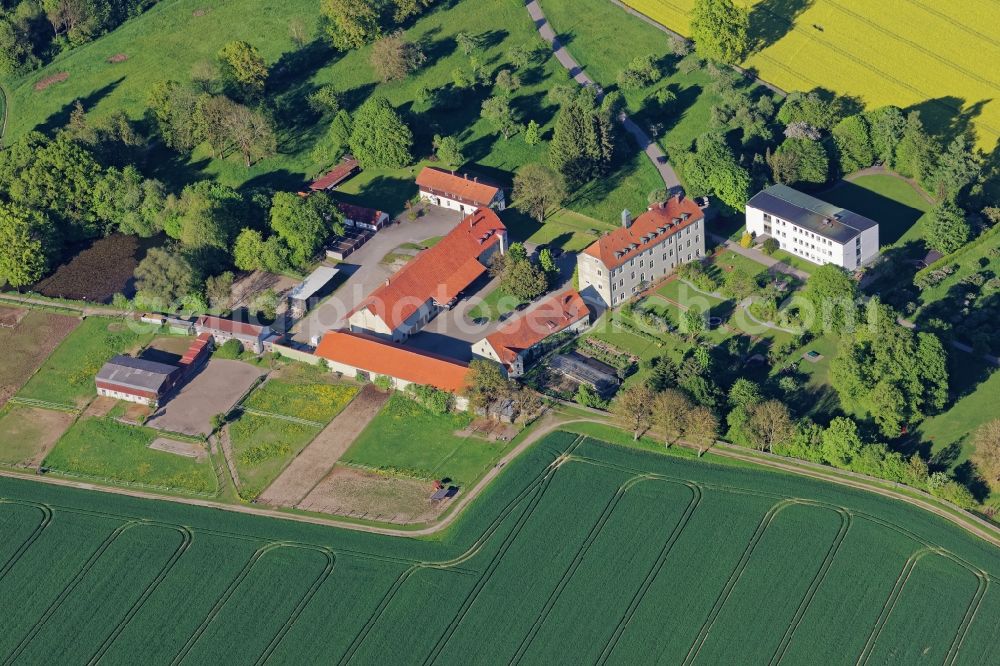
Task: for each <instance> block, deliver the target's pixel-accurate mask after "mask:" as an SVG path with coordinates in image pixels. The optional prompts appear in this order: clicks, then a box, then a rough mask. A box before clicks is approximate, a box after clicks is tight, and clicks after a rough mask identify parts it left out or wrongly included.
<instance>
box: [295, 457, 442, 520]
mask: <svg viewBox="0 0 1000 666" xmlns="http://www.w3.org/2000/svg"><path fill="white" fill-rule="evenodd" d="M433 492H434V489H433V488H432V487H431V485H430V483H428V482H427V481H421V480H418V479H408V478H404V477H398V476H389V475H387V474H376V473H374V472H368V471H365V470H360V469H355V468H353V467H346V466H343V465H337V466H336V467H334V468H333V471H331V472H330V474H328V475H327V477H326V478H325V479H323V481H322V482H321V483H320V484H319V485H318V486H316V488H314V489H313V491H312V492H310V493H309V494H308V495H307V496H306V498H305V499H304V500H302V501H301V502H300V503H299V504H298V505H297V507H296V508H299V509H302V510H305V511H315V512H317V513H327V514H332V515H338V516H348V517H351V518H363V519H365V520H377V521H379V522H385V523H396V524H400V525H403V524H407V523H426V522H429V521H431V520H434V519H435V518H437V517H438V516H439V515H441V513H442V512H443V511H444V510H445V509H447V508H448V506H449V505H450V502H452V501H454V500H446V501H443V502H436V503H433V504H432V503H431V501H430V497H431V495H432V494H433Z"/></svg>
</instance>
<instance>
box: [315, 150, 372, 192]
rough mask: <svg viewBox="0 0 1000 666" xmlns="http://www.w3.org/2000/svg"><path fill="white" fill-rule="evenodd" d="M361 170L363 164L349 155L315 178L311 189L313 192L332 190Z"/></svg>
mask: <svg viewBox="0 0 1000 666" xmlns="http://www.w3.org/2000/svg"><path fill="white" fill-rule="evenodd" d="M359 171H361V165H360V164H358V161H357V160H356V159H354V157H353V156H351V155H348V156H347V157H345V158H344V159H343V160H341V162H340V164H338V165H337V166H335V167H333V168H332V169H330V170H329V171H328V172H326V173H325V174H323V175H322V176H320V177H319V178H317V179H316V180H314V181H313V182H312V184H310V185H309V189H310V190H312V191H313V192H320V191H322V190H332V189H333V188H335V187H337V185H340V184H341V183H342V182H344V181H345V180H347V179H348V178H350V177H351V176H353V175H354V174H356V173H357V172H359Z"/></svg>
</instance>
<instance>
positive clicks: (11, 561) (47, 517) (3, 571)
mask: <svg viewBox="0 0 1000 666" xmlns="http://www.w3.org/2000/svg"><path fill="white" fill-rule="evenodd" d="M0 504H14V505H18V506H30V507H34V508H36V509H38V510H39V511H40V512H41V513H42V520H41V522H39V523H38V525H36V526H35V529H33V530H32V531H31V534H29V535H28V536H27V538H25V540H24V541H23V542H22V543H21V545H20V546H18V548H17V550H16V551H14V552H13V553H12V554H11V556H10V557H9V558H8V559H7V561H6V562H5V563H4V565H3V566H2V567H0V580H3V577H4V576H6V575H7V573H8V572H10V570H11V569H13V568H14V565H16V564H17V561H18V560H20V559H21V556H22V555H24V553H25V551H26V550H28V548H30V547H31V544H33V543H34V542H35V540H36V539H37V538H38V537H39V536H41V534H42V530H44V529H45V528H46V527H48V526H49V523H51V522H52V516H53V512H52V508H51V507H49V506H48V505H47V504H41V503H38V502H28V501H24V500H10V499H5V498H2V497H0Z"/></svg>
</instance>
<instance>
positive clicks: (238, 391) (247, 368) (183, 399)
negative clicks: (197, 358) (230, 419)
mask: <svg viewBox="0 0 1000 666" xmlns="http://www.w3.org/2000/svg"><path fill="white" fill-rule="evenodd" d="M263 374H264V373H263V372H262V371H261V370H260V369H259V368H255V367H254V366H252V365H249V364H247V363H243V362H241V361H230V360H227V359H212V360H211V361H209V362H208V363H207V364H206V365H205V367H204V368H203V369H202V370H201V372H199V373H198V374H197V375H195V377H194V379H192V380H191V381H189V382H188V383H187V384H185V385H184V386H182V387H181V390H180V391H179V392H178V393H176V394H174V395H173V396H172V397H170V398H169V399H168V400H167V401H166V403H164V404H163V405H161V406H160V408H159V409H157V410H156V412H154V413H153V416H152V417H151V418H150V419H149V420H148V421H147V422H146V425H148V426H150V427H152V428H158V429H160V430H169V431H171V432H179V433H183V434H185V435H196V436H197V435H207V434H208V433H210V432H211V431H212V417H213V416H215V415H216V414H224V413H226V412H228V411H229V410H230V409H232V407H233V405H235V404H236V401H237V400H239V399H240V397H241V396H242V395H243V394H244V393H246V392H247V391H248V390H249V389H250V387H251V386H253V383H254V382H255V381H257V378H258V377H260V376H261V375H263Z"/></svg>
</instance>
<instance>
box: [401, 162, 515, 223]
mask: <svg viewBox="0 0 1000 666" xmlns="http://www.w3.org/2000/svg"><path fill="white" fill-rule="evenodd" d="M417 189H419V190H420V198H421V199H423V200H424V201H426V202H428V203H430V204H433V205H435V206H440V207H442V208H449V209H451V210H457V211H459V212H460V213H471V212H472V211H474V210H476V209H477V208H493V209H494V210H503V209H504V207H505V206H506V202H505V201H504V194H503V190H501V189H500V188H499V187H495V186H493V185H489V184H487V183H484V182H480V180H479V177H478V176H469V175H468V174H456V173H454V172H452V171H444V170H443V169H435V168H434V167H424V168H423V169H422V170H421V171H420V173H419V174H418V175H417Z"/></svg>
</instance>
